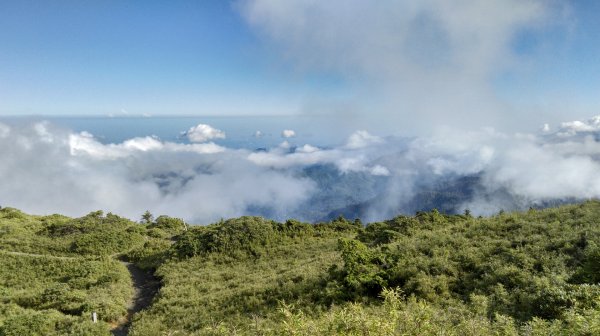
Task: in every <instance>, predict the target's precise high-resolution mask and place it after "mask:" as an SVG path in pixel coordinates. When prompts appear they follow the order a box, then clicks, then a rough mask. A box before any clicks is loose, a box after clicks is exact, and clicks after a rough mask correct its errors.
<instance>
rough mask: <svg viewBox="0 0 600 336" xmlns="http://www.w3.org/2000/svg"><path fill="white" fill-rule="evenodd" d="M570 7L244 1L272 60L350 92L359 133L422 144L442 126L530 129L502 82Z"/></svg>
mask: <svg viewBox="0 0 600 336" xmlns="http://www.w3.org/2000/svg"><path fill="white" fill-rule="evenodd" d="M566 6H567V5H566V4H564V2H559V3H557V2H555V1H545V0H524V1H523V0H488V1H480V0H463V1H447V0H407V1H377V2H370V1H364V0H346V1H344V2H343V3H340V2H337V1H319V0H288V1H272V0H238V8H239V9H240V13H241V14H242V16H243V17H244V18H245V19H246V21H247V22H248V24H249V25H250V26H251V27H253V28H254V29H255V31H256V32H257V33H258V35H259V36H261V37H263V38H264V40H265V41H266V42H267V43H269V47H272V46H274V47H275V48H270V49H269V50H278V51H279V55H280V56H281V58H282V59H284V60H285V61H286V62H288V63H289V64H291V65H292V67H295V68H296V69H295V70H298V69H300V71H305V72H309V73H311V72H316V73H326V74H328V75H330V74H332V73H333V74H337V75H339V76H340V77H341V78H343V79H345V80H346V81H347V82H349V83H351V87H352V91H351V92H349V94H348V96H349V97H350V98H348V101H347V102H342V104H341V106H346V105H350V106H352V108H351V109H348V108H346V109H345V110H353V113H355V114H356V115H355V116H354V115H353V116H352V117H353V118H355V119H356V123H355V125H364V123H368V124H375V125H374V126H376V127H382V128H385V129H386V130H387V131H398V130H402V131H404V132H410V133H413V134H414V133H418V132H419V131H420V132H421V133H423V132H426V131H429V130H430V129H431V127H432V125H438V124H439V125H451V126H456V127H465V128H469V127H472V126H477V127H479V126H482V125H494V126H499V124H500V122H503V123H504V124H509V125H515V124H520V123H521V122H522V121H523V120H527V119H528V118H529V117H528V115H527V114H524V113H518V112H519V111H516V110H512V109H511V108H510V107H508V106H507V104H505V102H503V101H501V100H500V99H499V98H498V97H499V95H498V94H497V92H496V89H495V83H494V80H495V79H496V78H497V76H498V75H502V74H505V73H506V72H511V73H512V74H518V71H519V70H520V69H523V68H526V62H524V61H523V62H521V60H522V58H521V56H519V55H518V54H517V53H516V52H515V51H514V48H513V47H514V40H515V38H516V37H517V36H518V34H519V33H520V32H522V31H523V30H526V31H527V32H528V33H529V34H535V33H536V32H538V31H542V30H543V29H544V28H545V27H547V26H549V25H553V24H554V25H556V24H559V23H558V22H560V20H559V18H560V16H561V15H562V14H563V12H565V10H564V7H566ZM536 37H537V38H539V40H540V41H542V40H543V38H544V35H543V34H540V35H536ZM533 48H535V46H534V47H533ZM296 72H297V71H296ZM319 101H324V102H323V103H321V104H319ZM315 102H316V103H315ZM306 104H307V105H308V106H311V111H310V112H311V113H318V112H319V110H321V111H327V112H332V113H337V111H335V108H334V109H333V110H331V109H330V107H329V106H331V105H332V98H329V97H317V98H316V99H315V100H314V101H309V102H307V103H306ZM333 105H335V106H339V105H340V104H335V103H334V104H333ZM361 106H362V109H361ZM364 106H366V107H368V109H367V108H364ZM341 114H342V115H345V117H348V116H350V112H342V113H341ZM527 121H531V120H527ZM504 124H503V125H504ZM369 126H370V125H369ZM363 127H364V126H363Z"/></svg>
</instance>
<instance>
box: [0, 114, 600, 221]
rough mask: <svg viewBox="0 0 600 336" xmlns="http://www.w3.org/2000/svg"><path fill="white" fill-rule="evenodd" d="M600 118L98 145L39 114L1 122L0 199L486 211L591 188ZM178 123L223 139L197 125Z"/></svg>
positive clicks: (78, 206) (186, 210)
mask: <svg viewBox="0 0 600 336" xmlns="http://www.w3.org/2000/svg"><path fill="white" fill-rule="evenodd" d="M598 120H599V119H598V118H597V117H596V118H592V119H590V120H582V121H570V122H565V123H562V124H559V125H555V126H554V128H552V127H551V126H549V125H547V127H545V128H544V130H542V131H536V132H532V133H513V134H507V133H502V132H499V131H496V130H494V129H491V128H485V129H479V130H474V131H470V132H464V131H462V130H456V129H452V128H446V129H444V130H440V131H438V132H437V133H436V134H435V135H433V136H428V137H396V136H378V135H374V134H371V133H369V132H367V131H365V130H358V131H356V132H355V133H353V134H352V135H351V136H349V137H348V139H347V140H346V142H345V143H342V144H339V145H338V146H334V147H326V148H321V147H319V145H318V144H305V143H294V138H287V139H282V143H281V144H280V145H279V146H275V147H272V148H268V149H262V150H251V149H234V148H228V147H226V146H223V145H218V144H216V143H214V142H211V140H210V139H209V138H210V137H204V138H202V137H200V136H196V137H194V139H195V140H197V141H200V140H202V141H203V142H189V143H178V142H177V143H176V142H169V141H163V140H161V139H159V138H157V137H151V136H148V137H137V138H132V139H128V140H126V141H123V142H121V143H108V144H104V143H101V142H100V141H99V140H98V139H96V138H95V137H94V135H92V134H89V133H87V132H73V131H70V130H68V129H64V128H61V127H59V126H57V125H54V124H51V123H49V122H45V121H43V122H32V123H29V124H25V125H24V124H18V125H11V124H10V123H1V124H0V157H2V160H1V161H0V176H2V185H1V186H0V205H2V206H11V207H16V208H19V209H22V210H24V211H27V212H31V213H34V214H51V213H62V214H65V215H70V216H81V215H84V214H86V213H88V212H90V211H94V210H99V209H100V210H104V211H107V212H108V211H110V212H113V213H117V214H120V215H123V216H126V217H129V218H131V219H138V218H139V216H140V215H141V214H142V213H143V212H144V211H145V210H150V211H151V212H152V213H154V214H156V215H158V214H165V215H170V216H176V217H181V218H184V219H185V220H187V221H189V222H191V223H194V224H208V223H211V222H214V221H217V220H219V219H221V218H229V217H235V216H241V215H248V214H250V215H262V216H267V217H269V218H274V219H280V220H281V219H286V218H297V219H301V220H306V221H311V222H315V221H320V220H328V219H331V218H334V217H337V216H338V215H344V216H347V217H351V218H353V217H357V218H361V219H363V220H364V221H375V220H381V219H385V218H390V217H393V216H395V215H398V214H412V213H414V212H415V211H419V210H429V209H432V208H438V209H440V210H441V211H444V212H450V213H461V212H463V211H464V210H465V209H469V210H470V211H471V212H472V213H474V214H476V215H487V214H493V213H495V212H497V211H500V210H507V211H508V210H517V209H525V208H527V207H530V206H545V205H547V204H555V203H557V202H558V203H560V202H572V201H573V200H581V199H588V198H596V197H599V196H600V177H599V176H600V162H599V160H598V158H599V157H600V156H599V154H600V144H599V143H598V136H599V131H600V126H599V125H600V124H599V123H598V122H597V121H598ZM190 129H195V130H198V129H204V130H211V131H210V132H208V133H209V134H219V135H222V136H225V135H224V132H222V131H219V130H216V129H214V128H212V127H210V126H209V125H205V126H201V127H196V126H194V125H190ZM204 133H206V132H204ZM201 138H202V139H201Z"/></svg>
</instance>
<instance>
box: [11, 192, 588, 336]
mask: <svg viewBox="0 0 600 336" xmlns="http://www.w3.org/2000/svg"><path fill="white" fill-rule="evenodd" d="M142 222H143V224H140V223H133V222H130V221H128V220H126V219H123V218H120V217H118V216H115V215H112V214H107V215H106V216H104V215H103V214H102V213H98V212H96V213H91V214H89V215H88V216H85V217H82V218H78V219H70V218H66V217H62V216H57V215H54V216H46V217H36V216H29V215H25V214H23V213H21V212H19V211H17V210H14V209H2V210H0V250H2V251H4V252H0V253H2V255H1V257H2V261H1V264H2V265H1V268H0V295H1V301H0V335H13V334H15V335H16V334H39V335H48V334H53V333H54V334H73V335H76V334H90V335H94V334H98V335H103V334H106V333H108V330H109V328H110V326H109V324H108V323H113V322H115V321H116V320H117V319H118V318H119V317H121V316H123V315H124V313H125V309H126V305H127V300H128V299H129V298H130V296H131V282H130V280H129V278H128V277H127V276H126V275H127V273H126V270H125V269H124V267H123V266H122V265H121V264H120V263H119V262H118V261H117V260H116V259H115V258H116V257H117V256H121V257H122V258H128V259H129V260H130V261H132V262H135V263H136V264H137V265H138V266H139V267H141V268H145V269H149V270H153V271H155V274H156V275H157V276H159V277H160V278H161V281H162V288H161V289H160V292H159V294H158V295H157V296H156V297H155V299H154V302H153V304H152V305H151V306H150V307H149V308H148V309H147V310H145V311H142V312H141V313H138V314H136V315H135V316H134V317H133V325H132V328H131V329H130V334H131V335H233V334H235V335H282V334H284V335H285V334H287V335H339V334H343V335H441V334H443V335H600V224H599V223H600V202H598V201H589V202H586V203H583V204H579V205H571V206H562V207H559V208H551V209H545V210H533V209H532V210H530V211H528V212H525V213H504V212H501V213H499V214H498V215H496V216H492V217H489V218H474V217H472V216H471V215H470V214H468V213H466V214H465V215H443V214H440V213H439V212H437V211H435V210H434V211H431V212H419V213H417V214H416V215H415V216H398V217H396V218H393V219H391V220H388V221H384V222H378V223H371V224H369V225H366V226H363V225H362V223H360V221H347V220H345V219H344V218H338V219H336V220H334V221H331V222H328V223H319V224H314V225H313V224H306V223H300V222H297V221H294V220H288V221H286V222H284V223H280V222H275V221H270V220H266V219H263V218H260V217H241V218H235V219H229V220H225V221H220V222H218V223H215V224H212V225H208V226H194V227H188V226H187V225H186V224H185V223H184V222H183V221H181V220H178V219H175V218H170V217H166V216H160V217H158V218H156V219H154V218H153V217H152V216H151V215H150V214H149V213H147V214H144V217H143V221H142ZM8 251H11V252H8ZM14 252H21V253H14ZM102 309H104V310H102ZM90 311H101V312H102V314H100V316H101V319H102V320H103V321H104V322H103V323H99V324H92V323H91V322H89V321H88V320H89V318H88V314H89V312H90Z"/></svg>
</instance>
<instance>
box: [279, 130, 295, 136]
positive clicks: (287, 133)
mask: <svg viewBox="0 0 600 336" xmlns="http://www.w3.org/2000/svg"><path fill="white" fill-rule="evenodd" d="M295 136H296V131H294V130H290V129H286V130H283V131H282V132H281V137H282V138H293V137H295Z"/></svg>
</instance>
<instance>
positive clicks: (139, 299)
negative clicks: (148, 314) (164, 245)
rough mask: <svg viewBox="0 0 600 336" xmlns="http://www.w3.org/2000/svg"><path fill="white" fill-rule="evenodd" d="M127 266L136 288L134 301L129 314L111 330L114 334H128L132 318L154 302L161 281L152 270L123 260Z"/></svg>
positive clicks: (124, 335)
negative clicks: (149, 270)
mask: <svg viewBox="0 0 600 336" xmlns="http://www.w3.org/2000/svg"><path fill="white" fill-rule="evenodd" d="M121 263H122V264H123V265H124V266H125V267H127V270H128V271H129V273H130V274H131V279H132V280H133V288H134V290H135V292H134V294H133V298H132V302H131V304H130V306H129V308H128V309H127V316H126V317H125V318H123V319H122V320H120V321H119V324H118V325H117V326H115V328H113V329H112V330H111V332H112V334H113V335H114V336H126V335H127V333H128V332H129V327H130V326H131V318H132V317H133V315H134V314H135V313H137V312H139V311H142V310H143V309H145V308H146V307H148V306H150V304H152V299H153V298H154V296H156V294H157V293H158V289H159V288H160V281H159V280H158V279H157V278H156V277H155V276H154V275H152V273H150V272H146V271H144V270H142V269H140V268H139V267H137V266H135V265H134V264H132V263H129V262H126V261H121Z"/></svg>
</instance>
